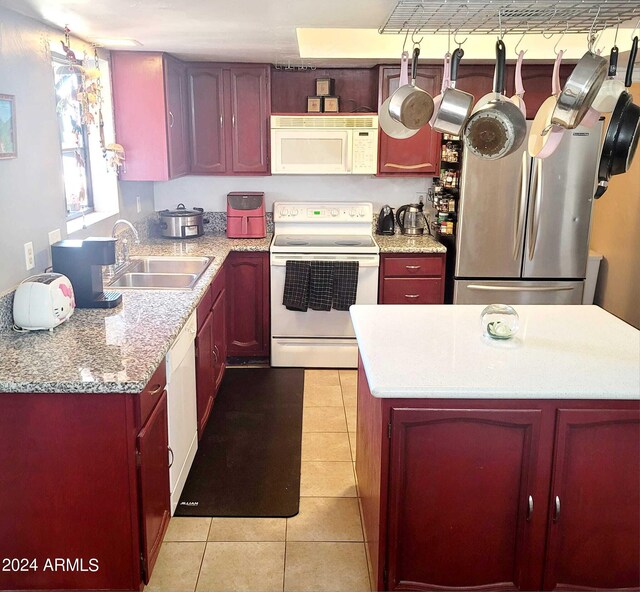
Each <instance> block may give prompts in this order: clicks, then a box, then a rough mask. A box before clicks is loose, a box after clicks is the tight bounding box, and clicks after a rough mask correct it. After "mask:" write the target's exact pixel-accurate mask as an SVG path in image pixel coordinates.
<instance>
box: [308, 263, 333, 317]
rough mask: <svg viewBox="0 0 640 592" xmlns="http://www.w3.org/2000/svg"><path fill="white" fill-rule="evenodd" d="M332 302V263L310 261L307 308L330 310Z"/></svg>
mask: <svg viewBox="0 0 640 592" xmlns="http://www.w3.org/2000/svg"><path fill="white" fill-rule="evenodd" d="M332 301H333V261H311V274H310V278H309V308H311V309H313V310H331V304H332Z"/></svg>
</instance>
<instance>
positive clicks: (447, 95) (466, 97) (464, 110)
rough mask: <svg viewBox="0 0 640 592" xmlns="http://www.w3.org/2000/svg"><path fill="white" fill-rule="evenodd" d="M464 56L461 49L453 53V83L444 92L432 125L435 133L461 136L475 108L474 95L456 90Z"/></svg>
mask: <svg viewBox="0 0 640 592" xmlns="http://www.w3.org/2000/svg"><path fill="white" fill-rule="evenodd" d="M463 55H464V51H463V50H462V48H461V47H459V48H458V49H456V50H454V52H453V56H452V58H451V82H450V84H449V88H448V89H447V90H446V91H445V92H444V96H443V97H442V101H441V103H440V107H439V108H438V110H437V112H436V115H435V120H433V123H432V124H431V127H432V128H433V129H434V130H435V131H437V132H442V133H445V134H452V135H454V136H459V135H460V132H461V131H462V128H463V127H464V125H465V123H466V122H467V119H468V118H469V114H470V113H471V107H472V106H473V95H471V94H469V93H467V92H464V91H462V90H458V89H457V88H456V80H457V79H458V66H459V65H460V60H461V59H462V56H463Z"/></svg>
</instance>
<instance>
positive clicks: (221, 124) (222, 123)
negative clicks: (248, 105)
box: [220, 115, 224, 127]
mask: <svg viewBox="0 0 640 592" xmlns="http://www.w3.org/2000/svg"><path fill="white" fill-rule="evenodd" d="M223 125H224V119H223V117H222V115H221V116H220V127H222V126H223Z"/></svg>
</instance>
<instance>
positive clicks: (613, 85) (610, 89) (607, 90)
mask: <svg viewBox="0 0 640 592" xmlns="http://www.w3.org/2000/svg"><path fill="white" fill-rule="evenodd" d="M617 68H618V46H616V45H614V46H613V47H612V48H611V55H610V56H609V76H608V78H607V79H606V80H605V81H604V82H603V83H602V88H601V89H600V92H599V93H598V95H597V96H596V98H595V100H594V101H593V108H594V109H596V110H598V111H600V112H601V113H611V112H612V111H613V110H614V108H615V106H616V104H617V102H618V98H619V97H620V94H621V93H622V92H623V91H624V84H623V82H622V81H621V80H616V71H617Z"/></svg>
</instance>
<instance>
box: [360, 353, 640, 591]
mask: <svg viewBox="0 0 640 592" xmlns="http://www.w3.org/2000/svg"><path fill="white" fill-rule="evenodd" d="M356 438H357V441H358V454H357V456H356V472H357V476H358V488H359V495H360V498H361V502H362V515H363V527H364V535H365V544H366V545H367V547H368V551H369V557H370V561H371V563H370V569H371V571H372V574H371V575H372V582H374V589H376V590H451V591H454V590H456V591H468V592H470V591H472V590H473V591H489V590H491V591H493V590H620V589H624V590H637V589H638V587H640V562H638V557H639V556H640V479H638V467H639V466H640V447H639V446H638V442H639V441H640V405H639V404H638V402H637V401H617V400H568V401H565V400H527V399H504V398H496V399H482V400H481V399H460V398H452V399H415V398H413V399H401V398H398V399H381V398H376V397H373V396H371V393H370V391H369V386H368V384H367V379H366V375H365V373H364V370H363V367H362V361H361V360H360V364H359V369H358V424H357V436H356ZM478 541H482V544H479V543H478Z"/></svg>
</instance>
